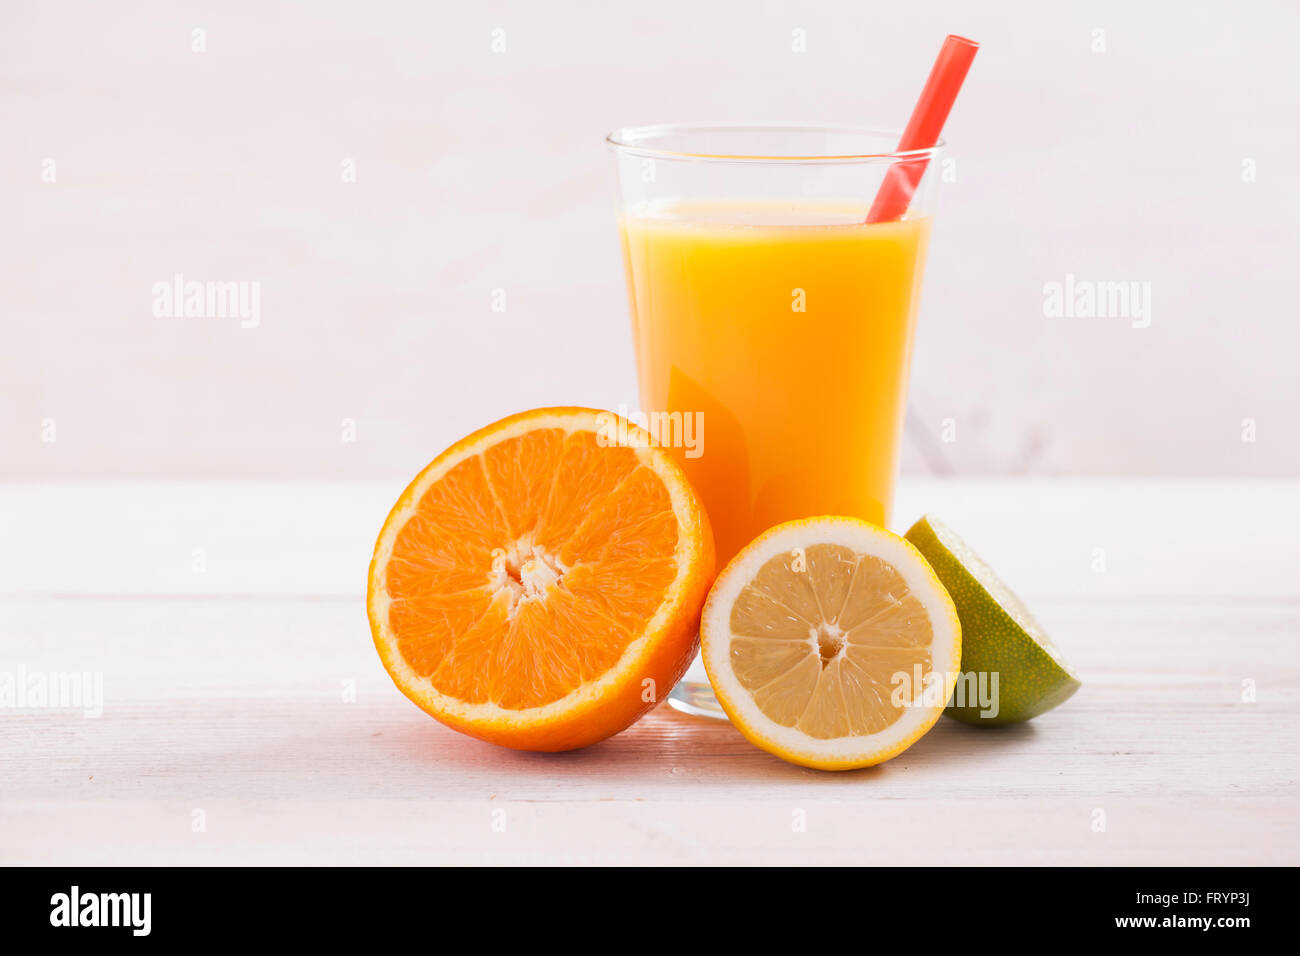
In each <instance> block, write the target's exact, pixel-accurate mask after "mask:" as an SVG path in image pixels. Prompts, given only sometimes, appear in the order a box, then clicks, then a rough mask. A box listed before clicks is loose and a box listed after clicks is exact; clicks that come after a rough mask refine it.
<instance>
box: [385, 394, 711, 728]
mask: <svg viewBox="0 0 1300 956" xmlns="http://www.w3.org/2000/svg"><path fill="white" fill-rule="evenodd" d="M713 572H714V552H713V536H712V533H711V532H710V530H709V524H708V518H707V517H706V515H705V512H704V509H703V508H702V507H701V506H700V502H699V500H698V498H697V497H696V495H695V492H694V490H693V489H692V488H691V486H690V484H689V482H688V481H687V479H686V476H685V475H684V474H683V473H682V471H681V468H680V467H679V466H678V465H677V463H676V462H674V461H673V460H672V458H671V457H670V456H669V455H668V453H667V452H665V451H663V450H662V449H660V448H656V447H651V442H650V436H649V435H648V434H647V433H646V432H644V431H642V430H641V429H640V428H638V427H636V426H635V425H633V424H631V423H629V422H627V421H626V420H623V419H620V418H619V417H618V416H616V415H614V414H613V413H611V412H601V411H596V410H594V409H586V408H541V409H536V410H534V411H529V412H523V413H521V414H518V415H513V416H511V417H509V418H505V419H502V420H501V421H499V422H496V423H495V424H492V425H488V426H487V427H486V428H482V429H480V430H479V431H476V432H474V434H472V435H470V436H468V437H467V438H464V439H462V440H461V441H459V442H457V443H456V444H454V445H452V446H451V447H450V448H448V449H447V450H446V451H444V452H443V453H442V454H441V455H439V456H438V457H437V458H435V459H434V460H433V461H432V462H431V463H430V464H429V465H428V466H427V467H426V468H425V469H424V470H423V471H421V472H420V474H419V475H417V476H416V478H415V480H414V481H412V482H411V484H410V485H409V486H408V487H407V489H406V491H405V492H403V493H402V496H401V497H400V498H399V499H398V501H397V504H396V505H395V506H394V507H393V510H392V511H391V512H390V513H389V515H388V519H387V520H386V521H385V522H384V527H383V529H382V530H381V531H380V533H379V540H378V541H377V542H376V543H375V553H374V558H373V560H372V561H371V563H370V581H369V588H368V592H367V607H368V611H369V616H370V629H371V632H372V634H373V635H374V639H375V647H376V648H377V649H378V650H379V656H380V658H381V659H382V660H383V663H384V667H385V668H386V669H387V670H388V673H389V675H390V676H391V677H392V678H393V681H394V682H395V683H396V684H397V686H398V688H399V689H400V690H401V691H402V693H404V694H405V695H406V696H407V697H409V698H410V699H411V700H412V701H414V702H415V703H416V704H417V705H418V706H419V707H420V708H422V709H423V710H425V711H426V712H427V713H429V714H431V715H432V716H434V717H436V718H437V719H438V720H440V721H442V722H443V723H444V724H447V725H448V726H449V727H453V728H455V729H456V730H459V731H462V732H464V733H467V734H470V735H471V736H474V737H479V738H481V739H483V740H489V741H492V742H493V743H497V744H502V745H504V746H507V747H514V748H517V749H523V750H569V749H573V748H576V747H584V746H586V745H588V744H592V743H595V742H596V741H598V740H603V739H604V738H606V737H608V736H610V735H611V734H616V733H618V732H619V731H620V730H623V729H624V728H625V727H627V726H628V725H629V724H631V723H632V722H633V721H635V720H636V719H637V718H638V717H640V716H641V715H642V714H644V713H645V712H646V711H647V710H649V709H650V708H651V707H653V706H654V705H655V703H656V702H657V701H659V700H660V699H662V698H663V696H664V695H666V694H667V693H668V691H669V690H671V689H672V687H673V685H674V684H676V683H677V681H678V680H679V679H680V678H681V676H682V674H683V673H684V672H685V670H686V667H687V665H688V664H689V663H690V661H691V659H692V657H693V656H694V654H695V651H696V649H697V647H698V639H697V634H698V627H699V620H700V609H701V607H702V606H703V604H704V597H705V594H706V593H707V591H708V588H709V585H710V584H711V583H712V580H713Z"/></svg>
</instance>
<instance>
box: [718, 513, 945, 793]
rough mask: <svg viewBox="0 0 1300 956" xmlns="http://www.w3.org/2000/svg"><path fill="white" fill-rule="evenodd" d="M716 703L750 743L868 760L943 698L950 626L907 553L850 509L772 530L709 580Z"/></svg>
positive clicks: (897, 742)
mask: <svg viewBox="0 0 1300 956" xmlns="http://www.w3.org/2000/svg"><path fill="white" fill-rule="evenodd" d="M701 640H702V643H703V656H704V667H705V669H706V670H707V671H708V674H709V681H710V682H711V683H712V684H713V690H714V693H715V694H716V695H717V698H718V703H720V704H721V705H722V708H723V710H725V711H726V712H727V716H728V717H730V718H731V722H732V723H733V724H735V725H736V727H737V728H739V729H740V732H741V733H742V734H744V735H745V736H746V737H747V738H748V739H749V740H750V741H751V742H752V743H754V744H756V745H758V746H759V747H762V748H763V749H764V750H767V751H769V752H770V753H773V754H776V755H777V756H778V757H782V758H784V759H785V760H789V761H790V762H792V763H797V764H802V765H803V766H806V767H816V768H818V769H822V770H853V769H856V768H859V767H870V766H872V765H874V764H878V763H880V762H881V761H884V760H888V759H889V758H890V757H893V756H896V755H897V754H900V753H902V752H903V751H904V750H906V749H907V748H908V747H909V746H911V745H912V744H913V743H914V742H915V741H916V740H917V739H919V738H920V737H921V736H922V735H923V734H924V733H925V732H926V731H927V730H929V729H930V728H931V727H932V726H934V723H935V721H936V720H938V719H939V715H940V714H942V713H943V708H944V705H945V704H946V703H947V702H948V698H949V696H951V694H952V690H953V686H954V684H955V683H956V680H957V671H958V669H959V664H960V661H961V624H960V622H959V620H958V618H957V610H956V608H955V607H954V606H953V603H952V600H951V598H949V597H948V593H947V592H946V591H945V590H944V588H943V585H942V584H940V583H939V579H938V578H937V577H936V576H935V574H934V571H933V570H931V568H930V565H929V564H927V563H926V561H925V558H923V557H922V556H921V554H920V552H919V551H917V550H916V548H914V547H913V546H912V545H911V544H910V543H909V542H907V541H905V540H903V539H902V538H900V537H898V536H897V535H894V534H890V533H889V532H888V531H886V530H884V529H883V528H879V527H876V526H875V525H873V524H868V523H867V522H865V521H860V520H858V519H856V518H844V517H833V516H830V517H817V518H804V519H801V520H799V521H791V522H787V523H786V524H781V525H777V526H776V527H775V528H772V529H770V530H768V531H766V532H764V533H763V534H762V535H760V536H759V537H758V538H756V539H755V540H754V541H753V542H752V543H751V544H749V545H748V546H747V547H746V548H744V549H743V550H742V551H741V552H740V553H739V554H738V555H736V557H735V558H733V559H732V561H731V563H730V564H728V565H727V567H726V568H725V569H724V570H723V572H722V574H720V575H719V576H718V579H717V581H716V582H715V583H714V586H713V590H712V591H711V592H710V594H709V599H708V601H707V602H706V603H705V606H704V614H703V619H702V622H701Z"/></svg>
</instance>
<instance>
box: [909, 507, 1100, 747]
mask: <svg viewBox="0 0 1300 956" xmlns="http://www.w3.org/2000/svg"><path fill="white" fill-rule="evenodd" d="M905 537H906V538H907V540H908V541H910V542H912V544H913V545H915V546H916V549H917V550H918V551H920V552H921V554H923V555H924V556H925V559H926V560H927V561H928V562H930V566H931V567H932V568H934V573H935V574H936V575H937V576H938V578H939V580H940V581H941V582H943V586H944V587H945V588H946V589H947V590H948V594H949V596H951V597H952V600H953V603H954V604H955V605H956V606H957V616H958V617H959V618H960V619H961V632H962V654H961V670H962V674H961V677H960V678H959V679H958V681H957V689H956V690H955V691H954V693H953V697H952V699H951V700H949V702H948V706H947V708H946V709H945V711H944V713H946V714H947V715H948V716H949V717H953V718H955V719H956V720H960V721H962V722H963V723H968V724H977V725H981V726H990V725H993V726H996V725H999V724H1014V723H1019V722H1020V721H1024V720H1029V719H1030V718H1031V717H1037V716H1038V715H1039V714H1042V713H1046V712H1047V711H1049V710H1051V709H1052V708H1053V707H1056V706H1057V705H1058V704H1061V703H1063V702H1065V701H1066V700H1068V699H1069V698H1070V696H1071V695H1072V694H1073V693H1074V692H1075V691H1076V690H1078V689H1079V679H1078V678H1077V677H1076V676H1075V675H1074V672H1073V671H1072V670H1071V668H1070V666H1069V665H1068V664H1067V663H1066V662H1065V660H1064V659H1063V658H1062V657H1061V654H1060V651H1058V650H1057V649H1056V646H1055V645H1054V644H1053V643H1052V642H1051V640H1050V639H1049V638H1048V636H1047V635H1046V634H1045V633H1044V632H1043V629H1042V627H1040V626H1039V624H1038V622H1037V621H1036V620H1034V617H1033V615H1032V614H1030V613H1029V609H1028V608H1026V607H1025V605H1024V602H1023V601H1021V600H1020V598H1018V597H1017V596H1016V595H1015V594H1014V593H1012V591H1011V589H1010V588H1008V587H1007V586H1006V585H1005V584H1003V583H1002V581H1001V579H1000V578H998V576H997V575H996V574H995V573H994V572H993V569H992V568H990V567H989V566H988V565H987V564H985V563H984V561H983V560H981V559H980V557H979V556H978V555H976V554H975V553H974V552H973V551H972V550H971V549H970V548H969V547H968V546H967V545H966V543H965V542H964V541H962V539H961V538H959V537H958V536H957V535H956V534H954V533H953V531H952V530H951V529H949V528H948V527H947V526H946V525H944V524H943V523H942V522H941V521H939V520H937V519H936V518H934V517H933V516H931V515H926V516H925V517H923V518H921V520H920V521H918V522H917V523H916V524H914V525H912V528H911V530H909V531H908V532H907V534H906V535H905Z"/></svg>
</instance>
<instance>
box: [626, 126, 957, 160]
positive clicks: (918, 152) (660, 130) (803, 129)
mask: <svg viewBox="0 0 1300 956" xmlns="http://www.w3.org/2000/svg"><path fill="white" fill-rule="evenodd" d="M746 130H751V131H754V132H759V133H779V132H786V133H845V134H849V135H859V136H879V137H889V138H891V139H893V140H894V141H895V142H897V141H898V138H899V137H900V136H901V135H902V130H898V129H884V128H880V127H873V126H856V125H853V124H847V123H656V124H652V125H649V126H623V127H619V128H618V129H616V130H614V131H613V132H611V133H610V134H609V135H607V136H606V137H605V142H606V144H607V145H609V146H610V147H611V148H612V149H613V150H614V151H615V152H617V153H620V154H622V155H626V156H640V157H644V158H647V159H672V160H688V161H693V162H715V163H779V164H786V163H788V164H791V165H798V164H801V163H818V164H820V163H826V164H835V163H880V162H891V163H892V162H898V161H899V160H922V159H931V158H933V157H934V156H935V154H937V153H938V152H940V151H941V150H942V149H943V148H944V147H945V146H946V145H947V144H946V142H945V141H944V140H943V139H940V140H939V142H937V143H935V144H934V145H933V146H930V147H927V148H925V149H907V150H894V151H891V152H885V153H798V154H780V155H776V154H774V155H760V154H752V153H695V152H689V151H686V150H676V149H662V148H658V147H654V146H647V145H644V142H645V141H646V140H652V139H655V138H659V137H663V136H667V135H669V134H672V133H682V134H691V133H708V132H732V133H734V132H743V131H746Z"/></svg>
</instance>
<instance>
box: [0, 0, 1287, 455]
mask: <svg viewBox="0 0 1300 956" xmlns="http://www.w3.org/2000/svg"><path fill="white" fill-rule="evenodd" d="M975 9H978V10H979V11H980V12H978V13H975V12H971V11H973V10H975ZM1298 27H1300V14H1298V13H1297V7H1296V5H1295V4H1294V3H1283V2H1276V3H1273V2H1261V0H1255V2H1244V3H1232V4H1228V3H1223V4H1181V3H1178V4H1175V3H1168V4H1155V3H1150V4H1135V3H1131V2H1089V3H1086V4H1085V3H1076V4H1055V3H1054V4H1043V3H1034V2H1029V0H1015V2H996V0H990V2H985V3H981V4H978V5H976V4H970V3H960V2H951V3H925V4H921V3H916V4H898V3H878V2H860V0H852V2H850V0H844V2H827V3H818V4H804V3H794V2H791V3H779V2H769V3H754V2H741V0H736V2H702V0H687V2H683V0H657V2H655V3H576V2H564V3H527V4H525V3H517V4H498V3H475V4H467V3H451V2H433V3H416V2H400V3H398V2H388V3H364V4H362V3H357V4H325V3H314V4H309V3H283V2H281V3H256V4H254V3H246V4H232V3H217V2H207V3H175V2H161V0H147V2H136V3H131V4H103V3H85V4H71V3H61V2H42V3H39V4H38V3H35V2H15V0H5V2H4V6H3V13H2V14H0V117H3V131H4V138H5V148H4V149H3V150H2V151H0V210H2V213H0V257H2V259H3V263H4V281H3V286H2V287H0V321H2V322H3V330H4V339H3V347H2V348H0V385H2V386H3V388H2V390H0V449H2V454H0V469H2V470H0V476H3V477H9V478H42V477H67V478H78V477H102V476H140V475H148V476H163V477H196V476H199V477H233V476H249V477H271V478H280V477H300V478H301V477H330V478H333V477H356V476H375V477H403V476H406V475H409V474H410V473H412V472H413V471H414V470H415V469H416V468H418V467H419V466H420V465H422V464H423V463H424V462H425V461H427V460H428V459H429V458H430V457H432V456H433V455H434V454H435V453H436V452H438V451H439V450H440V449H441V448H442V447H444V446H445V445H446V444H448V443H449V442H450V441H452V440H454V439H455V438H457V437H459V435H460V434H462V433H464V432H466V431H468V430H470V429H471V428H474V427H476V426H478V425H481V424H484V423H486V422H487V421H490V420H492V419H494V418H496V417H499V416H501V415H503V414H506V413H509V412H512V411H516V410H519V409H521V408H525V407H530V406H536V405H544V404H566V403H579V404H589V405H598V406H606V407H613V406H617V405H618V404H619V403H627V404H629V405H633V406H634V405H635V404H636V389H635V379H634V369H633V363H632V351H631V341H630V334H629V331H628V328H627V324H628V323H627V312H626V302H625V298H624V287H623V277H622V274H621V263H620V257H619V253H618V249H617V239H616V235H615V231H614V227H613V220H612V205H613V196H614V185H613V179H612V172H613V170H612V162H611V160H610V157H609V155H608V154H607V153H606V151H605V148H604V147H603V145H602V138H603V136H604V134H605V133H606V132H607V131H608V130H609V129H611V128H613V127H615V126H621V125H632V124H640V123H652V122H663V121H689V120H710V119H729V120H764V119H789V120H803V121H828V122H861V123H868V124H873V125H890V126H898V125H901V124H902V123H903V122H904V121H905V120H906V117H907V114H908V112H909V110H910V108H911V106H912V103H913V100H914V99H915V96H916V93H917V91H918V90H919V88H920V85H921V83H922V82H923V80H924V77H925V74H926V71H927V70H928V68H929V64H930V62H931V61H932V59H933V56H934V54H935V52H936V51H937V48H938V45H939V42H940V41H941V39H942V37H943V35H944V34H945V33H948V32H957V33H962V34H964V35H967V36H970V37H972V38H974V39H977V40H979V41H981V43H982V45H983V46H982V50H981V52H980V54H979V56H978V57H977V59H976V62H975V65H974V68H973V70H972V73H971V75H970V77H969V79H968V81H967V85H966V87H965V89H964V90H963V93H962V96H961V98H960V100H959V102H958V104H957V107H956V110H955V111H954V115H953V118H952V120H951V121H950V124H949V127H948V131H947V137H948V139H949V141H950V143H951V144H952V151H951V156H952V157H953V158H954V159H955V160H956V165H955V171H956V181H955V182H952V183H945V184H943V186H942V188H941V196H940V206H939V212H938V216H939V218H938V220H937V223H936V231H935V233H934V241H933V247H932V256H931V260H930V265H929V271H928V276H927V281H926V288H925V294H924V297H923V305H922V313H921V320H920V321H921V324H920V331H919V337H918V343H917V350H916V358H915V364H914V376H913V389H912V407H911V410H910V414H909V423H908V444H907V450H906V453H905V462H904V468H905V470H906V471H909V472H913V473H916V472H925V471H932V472H939V473H950V472H951V473H1003V474H1019V473H1045V474H1140V475H1271V476H1290V475H1296V474H1297V473H1300V443H1297V442H1296V441H1295V438H1296V434H1297V429H1296V424H1295V416H1296V410H1297V408H1300V382H1298V381H1297V376H1296V374H1295V371H1294V369H1295V364H1296V353H1297V348H1298V347H1300V331H1298V330H1297V327H1298V319H1300V316H1297V309H1296V304H1295V296H1294V293H1293V284H1294V276H1295V272H1296V265H1297V262H1300V257H1298V256H1297V253H1298V252H1300V229H1298V223H1300V208H1298V205H1300V203H1298V199H1300V172H1298V171H1297V162H1296V145H1297V142H1296V140H1297V136H1296V124H1297V118H1298V117H1300V102H1298V100H1300V68H1298V67H1297V63H1298V62H1300V58H1298V57H1297V56H1296V54H1295V49H1296V42H1297V37H1298V36H1300V29H1298ZM195 28H200V29H202V30H204V31H206V34H205V37H206V52H202V53H197V52H193V51H192V43H193V34H192V31H193V30H194V29H195ZM494 30H502V31H504V38H505V46H506V48H505V50H504V52H500V53H494V52H493V51H492V41H493V31H494ZM795 30H803V31H805V34H804V35H805V36H806V45H807V52H805V53H796V52H793V50H792V45H793V43H792V40H793V38H794V36H795V34H794V31H795ZM1097 30H1101V31H1104V33H1103V34H1098V33H1096V32H1095V31H1097ZM498 36H500V35H498ZM1098 40H1101V41H1102V42H1103V43H1104V51H1103V52H1094V46H1096V45H1097V43H1098ZM49 159H52V160H53V161H54V168H55V170H56V175H57V179H56V181H55V182H53V183H46V182H42V178H41V176H42V170H43V168H48V166H43V163H44V162H45V161H46V160H49ZM347 159H351V160H353V161H354V162H355V167H356V171H357V181H356V182H355V183H346V182H343V181H342V176H341V170H342V164H343V162H344V161H345V160H347ZM1247 160H1249V161H1251V162H1252V163H1253V168H1254V170H1255V173H1256V180H1255V181H1254V182H1246V181H1243V168H1244V166H1243V164H1244V163H1245V161H1247ZM178 272H179V273H183V274H184V275H185V276H186V277H187V278H189V279H199V280H246V281H258V282H260V283H261V286H262V317H261V325H260V327H258V328H256V329H241V328H240V327H239V325H238V322H237V321H235V320H230V319H226V320H222V319H160V318H155V317H154V316H153V315H152V313H151V306H152V294H151V287H152V286H153V284H154V283H156V282H159V281H167V280H169V279H170V278H171V277H172V276H173V275H174V274H175V273H178ZM1067 273H1072V274H1074V275H1076V276H1077V277H1079V278H1081V279H1094V280H1137V281H1144V282H1150V283H1151V284H1152V296H1153V321H1152V324H1151V326H1150V327H1149V328H1145V329H1135V328H1132V327H1131V325H1130V323H1129V322H1127V321H1126V320H1123V319H1106V320H1101V319H1094V320H1081V319H1080V320H1068V319H1049V318H1046V317H1045V316H1044V314H1043V285H1044V283H1047V282H1052V281H1062V280H1063V279H1064V277H1065V275H1066V274H1067ZM497 288H500V289H504V290H506V297H507V298H506V301H507V311H506V312H505V313H494V312H493V311H492V310H491V308H490V305H491V296H492V290H493V289H497ZM945 418H948V419H952V422H953V424H954V426H955V431H956V441H954V442H951V443H944V442H942V441H941V440H940V436H941V429H942V426H943V420H944V419H945ZM344 419H350V420H352V421H354V422H355V428H356V440H355V441H354V442H347V441H344V440H343V438H344V434H345V433H344V427H343V426H342V424H341V422H342V421H343V420H344ZM1243 419H1253V420H1254V421H1255V423H1256V429H1257V441H1255V442H1253V443H1251V442H1243V441H1242V422H1243ZM49 420H52V422H53V425H54V431H53V435H54V436H55V440H54V441H48V440H44V441H43V440H42V438H43V437H45V438H49V437H50V434H51V433H50V430H49V427H48V426H49ZM43 422H44V423H45V425H46V427H45V428H44V429H43V427H42V423H43Z"/></svg>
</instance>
